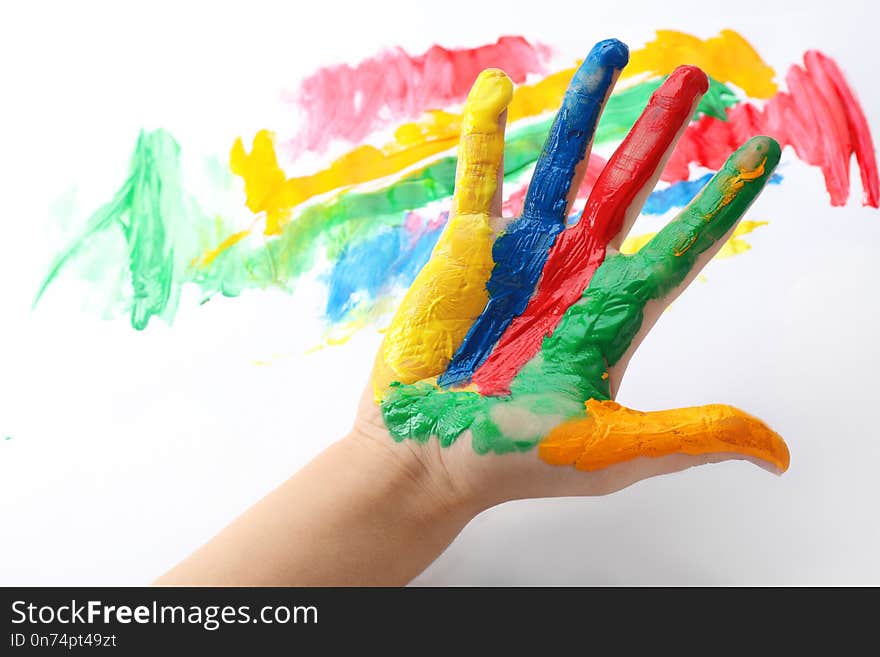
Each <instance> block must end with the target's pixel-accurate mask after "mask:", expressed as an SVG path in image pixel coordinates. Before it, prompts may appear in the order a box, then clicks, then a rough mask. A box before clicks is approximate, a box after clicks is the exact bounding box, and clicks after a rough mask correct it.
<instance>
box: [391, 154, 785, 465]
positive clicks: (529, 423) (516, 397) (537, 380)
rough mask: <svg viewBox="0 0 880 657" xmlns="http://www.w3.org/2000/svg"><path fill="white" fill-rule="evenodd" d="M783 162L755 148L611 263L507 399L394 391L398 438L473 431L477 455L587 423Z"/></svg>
mask: <svg viewBox="0 0 880 657" xmlns="http://www.w3.org/2000/svg"><path fill="white" fill-rule="evenodd" d="M779 156H780V149H779V145H778V144H777V143H776V142H775V141H774V140H773V139H770V138H769V137H756V138H754V139H752V140H750V141H749V142H747V143H746V144H745V145H744V146H742V147H741V148H740V149H739V150H737V151H736V152H735V153H734V154H733V155H731V157H730V158H729V159H728V160H727V162H726V163H725V165H724V167H723V168H722V169H721V170H720V171H719V172H718V174H716V175H715V176H714V177H713V178H712V179H711V180H710V181H709V183H708V184H707V185H706V187H705V188H704V189H703V191H701V192H700V194H699V195H698V196H697V197H696V198H695V199H694V200H693V201H692V203H691V204H690V205H689V206H688V207H687V208H686V209H685V210H684V211H683V212H682V213H681V214H680V215H679V217H677V218H676V219H675V220H673V221H672V222H670V223H669V224H668V225H667V226H666V227H665V228H664V229H663V230H661V231H660V232H659V233H658V234H657V235H656V236H655V237H654V238H653V239H652V240H651V241H650V242H649V243H648V244H646V245H645V246H644V247H643V248H642V249H641V250H639V251H638V252H637V253H635V254H632V255H623V254H615V255H613V256H611V257H609V258H608V259H607V260H605V261H604V262H603V263H602V264H601V265H600V266H599V268H598V269H597V270H596V273H595V274H594V275H593V278H592V280H591V281H590V284H589V286H588V287H587V289H586V290H585V291H584V294H583V296H582V297H581V298H580V300H579V301H578V302H577V303H575V304H574V305H572V306H571V307H570V308H569V309H568V310H567V311H566V312H565V314H564V315H563V317H562V320H561V321H560V323H559V325H558V326H557V328H556V330H555V331H554V332H553V334H552V335H551V336H549V337H547V338H545V339H544V342H543V344H542V347H541V352H540V353H539V355H538V356H537V357H536V358H534V359H533V360H532V361H530V362H529V363H528V364H527V365H526V366H525V367H524V368H523V369H522V370H521V371H520V373H519V374H518V375H517V377H516V378H515V379H514V380H513V382H512V383H511V387H510V391H511V394H510V396H508V397H481V396H480V395H478V394H477V393H475V392H460V391H443V390H439V389H437V388H436V387H435V386H433V385H431V384H430V383H427V382H421V383H416V384H412V385H400V384H396V385H394V386H392V388H391V389H390V390H389V392H388V394H387V396H386V397H385V398H384V399H383V401H382V413H383V416H384V418H385V423H386V426H387V427H388V429H389V431H390V433H391V435H392V436H393V437H394V438H395V439H396V440H403V439H406V438H412V439H415V440H419V441H425V440H428V438H430V437H431V436H432V435H434V436H437V437H438V438H439V440H440V443H441V444H442V445H444V446H447V445H450V444H452V443H453V442H454V441H455V439H456V437H457V436H458V435H459V434H460V433H461V432H462V431H463V430H464V429H466V428H469V429H470V430H471V434H472V435H473V446H474V449H475V450H476V451H477V452H478V453H481V454H483V453H486V452H490V451H491V452H495V453H500V454H503V453H507V452H511V451H517V450H519V451H524V450H528V449H532V448H533V447H535V446H536V445H537V444H538V442H539V441H540V440H541V438H543V436H544V435H545V434H546V431H547V429H548V428H549V427H551V426H553V424H554V423H555V422H558V421H561V420H564V419H572V418H574V417H579V416H582V415H583V413H584V402H585V401H586V400H587V399H609V398H610V390H609V385H608V376H607V372H608V368H609V367H610V366H612V365H614V364H615V363H616V362H617V361H618V360H620V358H621V357H622V356H623V354H624V353H625V352H626V350H627V349H628V348H629V345H630V344H631V343H632V340H633V338H634V337H635V336H636V334H637V333H638V332H639V329H640V328H641V326H642V320H643V310H644V308H645V305H646V304H647V303H648V302H649V301H652V300H656V299H662V298H663V297H665V296H666V295H667V294H669V293H670V292H671V291H672V290H674V289H675V288H676V287H677V286H679V285H680V284H681V283H682V282H684V280H685V279H686V278H687V276H688V274H689V273H690V271H691V270H692V269H693V267H694V265H695V263H696V262H697V259H698V258H699V256H700V254H702V253H704V252H705V251H706V250H707V249H709V248H710V247H711V246H712V245H713V244H715V243H716V242H717V241H718V240H720V239H722V238H723V237H724V236H725V235H726V234H727V233H728V232H729V231H730V230H732V229H733V227H734V225H735V224H736V222H737V221H738V220H739V218H740V217H741V216H742V215H743V214H744V213H745V211H746V210H747V209H748V207H749V205H751V203H752V201H754V199H755V198H756V197H757V195H758V193H759V192H760V191H761V189H763V187H764V185H765V184H766V182H767V180H769V178H770V175H771V174H772V173H773V169H774V168H775V167H776V165H777V164H778V162H779ZM530 427H531V428H530Z"/></svg>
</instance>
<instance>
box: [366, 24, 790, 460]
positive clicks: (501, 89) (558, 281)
mask: <svg viewBox="0 0 880 657" xmlns="http://www.w3.org/2000/svg"><path fill="white" fill-rule="evenodd" d="M627 59H628V51H627V48H626V46H624V45H623V44H622V43H620V42H619V41H615V40H609V41H603V42H601V43H599V44H597V45H596V46H595V47H594V48H593V50H592V51H591V52H590V54H589V56H588V57H587V58H586V59H585V61H584V63H583V64H582V65H581V66H580V68H579V69H578V70H577V72H576V73H575V75H574V77H573V79H572V81H571V84H570V86H569V87H568V90H567V92H566V93H565V96H564V100H563V103H562V107H561V108H560V111H559V112H558V114H557V116H556V119H555V121H554V123H553V126H552V128H551V130H550V133H549V136H548V138H547V141H546V143H545V145H544V149H543V152H542V154H541V156H540V158H539V160H538V163H537V166H536V169H535V173H534V175H533V178H532V182H531V185H530V187H529V190H528V193H527V196H526V200H525V204H524V206H523V211H522V214H521V216H520V217H518V218H516V219H514V220H505V219H503V218H501V217H499V214H500V208H501V202H500V184H501V179H502V172H503V164H502V159H503V151H504V127H505V122H506V108H507V105H508V103H509V102H510V100H511V96H512V84H511V82H510V80H509V79H508V78H507V76H506V75H505V74H504V73H502V72H501V71H499V70H496V69H490V70H486V71H484V72H483V73H482V74H480V76H479V77H478V79H477V81H476V82H475V84H474V86H473V88H472V89H471V92H470V94H469V96H468V100H467V105H466V107H465V113H464V120H463V126H462V133H461V141H460V145H459V155H458V167H457V173H456V187H455V194H454V199H453V209H452V213H451V216H450V219H449V222H448V224H447V226H446V228H445V231H444V233H443V235H442V236H441V238H440V240H439V241H438V243H437V246H436V247H435V249H434V252H433V254H432V256H431V259H430V261H429V262H428V263H427V264H426V265H425V267H424V268H423V269H422V270H421V272H420V273H419V274H418V276H417V277H416V279H415V281H414V283H413V285H412V287H411V288H410V289H409V291H408V293H407V294H406V296H405V298H404V300H403V302H402V303H401V305H400V307H399V309H398V311H397V313H396V315H395V317H394V320H393V321H392V323H391V326H390V327H389V329H388V332H387V333H386V336H385V340H384V342H383V344H382V346H381V348H380V351H379V354H378V356H377V359H376V364H375V368H374V373H373V394H374V398H375V400H376V402H378V403H379V405H380V408H381V412H382V415H383V418H384V420H385V425H386V427H387V428H388V430H389V432H390V433H391V435H392V436H393V437H394V438H395V440H398V441H402V440H405V439H414V440H417V441H427V440H428V439H429V438H431V437H434V436H436V437H437V438H438V439H439V442H440V444H441V445H442V446H444V447H447V446H450V445H452V444H453V443H455V441H456V440H457V438H458V437H459V436H461V435H462V434H463V433H465V432H466V431H470V435H471V436H472V444H473V448H474V450H475V451H476V452H478V453H481V454H485V453H488V452H494V453H499V454H503V453H508V452H516V451H520V452H522V451H528V450H533V449H535V448H536V447H537V448H538V454H539V455H540V457H541V458H542V459H543V460H544V461H547V462H549V463H552V464H559V465H563V464H573V465H575V466H576V467H577V468H578V469H583V470H596V469H599V468H602V467H605V466H607V465H611V464H614V463H619V462H622V461H627V460H630V459H633V458H635V457H637V456H663V455H669V454H675V453H684V454H690V455H698V454H708V453H716V452H726V453H728V452H734V453H738V454H741V455H744V456H747V457H754V458H759V459H762V460H764V461H767V462H769V463H772V464H773V465H775V466H776V467H777V468H778V469H780V470H785V469H786V468H787V467H788V459H789V457H788V450H787V448H786V446H785V443H784V442H783V440H782V439H781V438H780V437H779V436H778V435H777V434H776V433H775V432H773V431H772V430H770V429H769V428H768V427H767V426H766V425H765V424H763V423H762V422H761V421H760V420H758V419H756V418H754V417H752V416H750V415H748V414H746V413H744V412H742V411H740V410H738V409H735V408H733V407H730V406H725V405H711V406H704V407H698V408H690V409H676V410H670V411H660V412H652V413H641V412H638V411H633V410H630V409H627V408H624V407H622V406H620V405H618V404H616V403H615V402H614V401H612V399H613V397H614V393H615V391H616V390H617V388H618V386H619V383H620V380H621V377H622V376H623V373H624V370H625V368H626V365H627V363H628V361H629V359H630V357H631V355H632V353H633V351H634V350H635V349H636V348H637V346H638V344H639V343H640V341H641V340H642V338H643V337H644V335H645V334H646V333H647V331H648V330H649V329H650V328H651V326H652V325H653V323H654V321H655V320H656V319H657V317H658V316H659V314H660V313H661V312H662V310H663V309H664V308H665V307H666V306H667V305H668V304H669V303H670V302H671V301H672V299H674V298H675V296H677V294H678V293H679V292H680V291H681V290H683V289H684V287H686V286H687V284H688V283H689V282H690V280H692V278H693V277H694V276H696V274H697V272H698V271H699V270H700V269H701V268H702V266H703V265H704V264H705V263H706V262H707V261H708V260H709V259H710V258H711V257H712V256H713V255H714V253H715V252H717V250H718V249H719V248H720V247H721V246H722V244H723V243H724V241H725V239H726V238H727V237H728V236H729V235H730V234H731V233H732V231H733V230H734V228H735V226H736V224H737V222H738V221H739V219H740V218H741V217H742V216H743V214H744V213H745V211H746V209H747V208H748V207H749V205H750V204H751V202H752V201H753V200H754V199H755V198H756V197H757V195H758V194H759V193H760V191H761V190H762V189H763V187H764V185H765V184H766V183H767V181H768V180H769V178H770V176H771V174H772V172H773V169H774V167H775V166H776V164H777V163H778V160H779V155H780V148H779V145H778V144H777V143H776V142H775V141H774V140H773V139H770V138H768V137H754V138H753V139H751V140H749V141H748V142H746V143H745V144H744V145H742V146H741V147H740V148H739V149H738V150H737V151H736V152H734V153H733V154H732V155H731V156H730V157H729V159H728V160H727V162H726V163H725V164H724V166H723V167H722V168H721V170H720V171H718V173H717V174H716V175H715V176H714V177H713V178H712V179H711V180H710V181H709V182H708V183H707V184H706V185H705V187H704V188H703V189H702V191H701V192H700V193H699V194H698V195H697V196H696V197H695V198H694V200H693V201H692V202H691V203H690V205H688V206H687V207H686V208H685V209H684V210H683V211H682V212H681V213H680V214H679V215H678V216H677V217H676V218H675V219H673V220H672V221H671V222H670V223H669V224H668V225H667V226H666V227H665V228H664V229H663V230H661V231H660V232H659V233H657V234H656V235H655V236H654V237H653V238H652V239H651V240H650V241H649V242H647V244H645V245H644V246H643V247H642V248H641V249H640V250H638V251H637V252H636V253H633V254H629V255H624V254H621V253H619V252H618V249H619V248H620V245H621V243H622V241H623V239H624V238H625V237H626V234H627V232H628V230H629V228H630V227H631V225H632V223H633V222H634V220H635V219H636V217H637V216H638V214H639V211H640V209H641V205H642V204H643V203H644V200H645V199H646V198H647V196H648V195H649V194H650V193H651V190H652V189H653V187H654V185H655V183H656V182H657V180H658V179H659V177H660V174H661V172H662V170H663V167H664V165H665V163H666V161H667V159H668V158H669V156H670V154H671V153H672V150H673V148H674V146H675V144H676V142H677V140H678V138H679V137H680V136H681V134H682V133H683V132H684V130H685V128H686V127H687V125H688V123H689V121H690V119H691V116H692V115H693V113H694V111H695V109H696V108H697V105H698V104H699V102H700V99H701V98H702V96H703V95H704V94H705V93H706V92H707V90H708V88H709V83H708V79H707V77H706V75H705V74H704V73H703V72H702V71H701V70H699V69H698V68H695V67H690V66H684V67H680V68H678V69H676V70H675V71H674V72H673V73H672V74H671V75H670V76H669V77H668V78H667V79H666V80H665V82H664V83H663V84H662V85H661V86H660V87H659V88H658V89H657V90H656V91H655V92H654V94H653V95H652V96H651V98H650V100H649V102H648V104H647V107H646V108H645V110H644V112H643V113H642V115H641V117H640V118H639V119H638V120H637V121H636V123H635V125H634V126H633V127H632V129H631V130H630V132H629V134H628V135H627V136H626V138H625V139H624V140H623V142H622V143H621V145H620V146H619V148H618V149H617V150H616V152H615V153H614V155H613V156H612V157H611V159H610V160H609V161H608V163H607V165H606V166H605V168H604V170H603V171H602V173H601V174H600V175H599V177H598V179H597V181H596V183H595V185H594V187H593V190H592V193H591V195H590V197H589V200H588V201H587V204H586V207H585V209H584V211H583V214H582V215H581V217H580V219H579V220H578V221H577V222H576V223H575V224H574V225H571V226H567V225H566V218H567V216H568V211H569V209H570V207H571V204H572V201H573V199H574V195H575V194H576V192H577V190H578V188H579V185H580V180H581V178H582V177H583V175H584V171H585V165H586V163H587V161H588V159H589V150H590V146H591V142H592V140H593V134H594V131H595V128H596V124H597V121H598V119H599V115H600V113H601V111H602V108H603V106H604V104H605V102H606V100H607V98H608V97H609V95H610V93H611V89H612V88H613V86H614V83H615V81H616V79H617V77H618V75H619V73H620V71H621V70H622V68H623V67H624V66H625V65H626V63H627Z"/></svg>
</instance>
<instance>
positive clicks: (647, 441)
mask: <svg viewBox="0 0 880 657" xmlns="http://www.w3.org/2000/svg"><path fill="white" fill-rule="evenodd" d="M586 407H587V417H585V418H581V419H577V420H570V421H568V422H564V423H562V424H560V425H559V426H557V427H556V428H555V429H553V431H551V432H550V434H548V436H547V437H546V438H545V439H544V440H543V441H542V442H541V444H540V445H539V446H538V455H539V456H540V457H541V459H543V460H544V461H546V462H547V463H550V464H552V465H572V464H573V465H574V466H575V467H576V468H577V469H578V470H598V469H600V468H604V467H607V466H609V465H613V464H615V463H621V462H623V461H629V460H630V459H634V458H636V457H639V456H652V457H657V456H668V455H670V454H690V455H692V456H697V455H700V454H710V453H718V452H733V453H736V454H741V455H743V456H752V457H757V458H760V459H762V460H764V461H768V462H770V463H772V464H773V465H775V466H776V467H777V468H779V470H780V471H785V470H787V469H788V464H789V452H788V446H787V445H786V444H785V441H784V440H782V437H781V436H780V435H779V434H777V433H776V432H775V431H773V430H772V429H770V427H768V426H767V425H766V424H764V423H763V422H761V420H759V419H758V418H756V417H753V416H751V415H749V414H747V413H744V412H743V411H741V410H739V409H738V408H734V407H733V406H727V405H724V404H710V405H708V406H695V407H691V408H677V409H671V410H667V411H653V412H649V413H643V412H641V411H634V410H632V409H629V408H626V407H624V406H621V405H620V404H618V403H616V402H613V401H597V400H595V399H591V400H589V401H588V402H587V403H586Z"/></svg>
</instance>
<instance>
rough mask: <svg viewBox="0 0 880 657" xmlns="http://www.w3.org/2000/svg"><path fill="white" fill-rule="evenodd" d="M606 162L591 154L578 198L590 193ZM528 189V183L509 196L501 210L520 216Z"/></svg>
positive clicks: (506, 215) (504, 212)
mask: <svg viewBox="0 0 880 657" xmlns="http://www.w3.org/2000/svg"><path fill="white" fill-rule="evenodd" d="M606 163H607V160H606V159H605V158H603V157H601V156H599V155H596V154H594V153H591V154H590V159H589V160H588V161H587V170H586V172H585V173H584V179H583V181H581V186H580V187H578V191H577V194H576V196H575V198H576V199H579V200H582V199H585V198H587V197H588V196H589V195H590V192H591V191H592V190H593V185H595V184H596V181H597V180H598V179H599V174H601V173H602V169H604V168H605V164H606ZM528 190H529V186H528V185H527V184H526V185H524V186H522V187H520V188H519V189H517V190H515V191H514V192H513V193H512V194H511V195H510V196H508V197H507V200H506V201H504V203H503V204H502V205H501V212H502V214H503V215H504V216H505V217H518V216H519V215H520V214H521V213H522V209H523V203H525V200H526V193H527V192H528Z"/></svg>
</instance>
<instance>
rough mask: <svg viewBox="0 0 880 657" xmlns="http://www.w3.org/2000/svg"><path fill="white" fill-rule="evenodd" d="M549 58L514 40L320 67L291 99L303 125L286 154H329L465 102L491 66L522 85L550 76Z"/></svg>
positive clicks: (395, 51) (388, 54)
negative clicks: (338, 143) (336, 145)
mask: <svg viewBox="0 0 880 657" xmlns="http://www.w3.org/2000/svg"><path fill="white" fill-rule="evenodd" d="M550 55H551V51H550V48H548V47H547V46H543V45H540V44H532V43H530V42H529V41H527V40H526V39H524V38H523V37H516V36H508V37H501V38H500V39H498V41H497V42H496V43H493V44H489V45H485V46H480V47H479V48H466V49H454V50H453V49H448V48H444V47H442V46H432V47H431V48H429V49H428V51H427V52H425V53H423V54H421V55H415V56H413V55H410V54H408V53H407V52H406V51H404V50H403V49H401V48H395V49H393V50H390V51H388V52H384V53H381V54H379V55H377V56H376V57H372V58H370V59H367V60H364V61H362V62H361V63H360V64H358V65H356V66H349V65H348V64H340V65H337V66H330V67H327V68H322V69H320V70H318V71H316V72H315V73H313V74H312V75H310V76H309V77H308V78H306V79H305V80H304V81H303V82H302V84H300V86H299V88H298V89H297V90H296V91H293V92H290V93H288V94H286V95H285V98H286V99H287V100H288V101H289V102H291V103H293V104H294V105H295V106H296V108H297V109H298V110H299V111H300V112H301V113H302V116H303V123H304V124H303V126H302V128H301V130H300V132H299V134H297V136H296V137H294V138H293V139H291V140H290V141H289V142H288V143H287V144H286V148H287V153H288V155H289V156H290V157H291V158H294V157H296V156H298V155H299V154H301V153H303V152H305V151H313V152H323V151H324V150H325V149H326V148H327V146H328V145H329V144H330V143H332V142H333V141H334V140H337V139H338V140H345V141H348V142H352V143H356V142H360V141H361V140H363V139H364V138H365V137H366V136H367V135H369V134H370V133H372V132H373V131H374V130H378V129H380V128H383V127H386V126H389V125H391V124H393V123H396V122H398V121H400V120H403V119H415V118H418V117H420V116H421V115H422V114H423V113H424V112H425V110H429V109H437V108H442V107H446V106H448V105H451V104H453V103H459V102H462V101H463V100H464V99H465V98H466V97H467V92H468V90H469V89H470V86H471V84H473V81H474V80H475V79H476V77H477V75H478V74H479V73H480V71H482V70H483V69H485V68H489V67H493V66H494V67H498V68H502V69H504V71H505V72H506V73H507V75H508V76H510V78H511V79H512V80H513V81H514V82H515V83H516V84H522V83H523V82H525V80H526V77H527V76H528V74H530V73H545V72H546V68H545V66H546V63H547V62H548V61H549V59H550Z"/></svg>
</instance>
